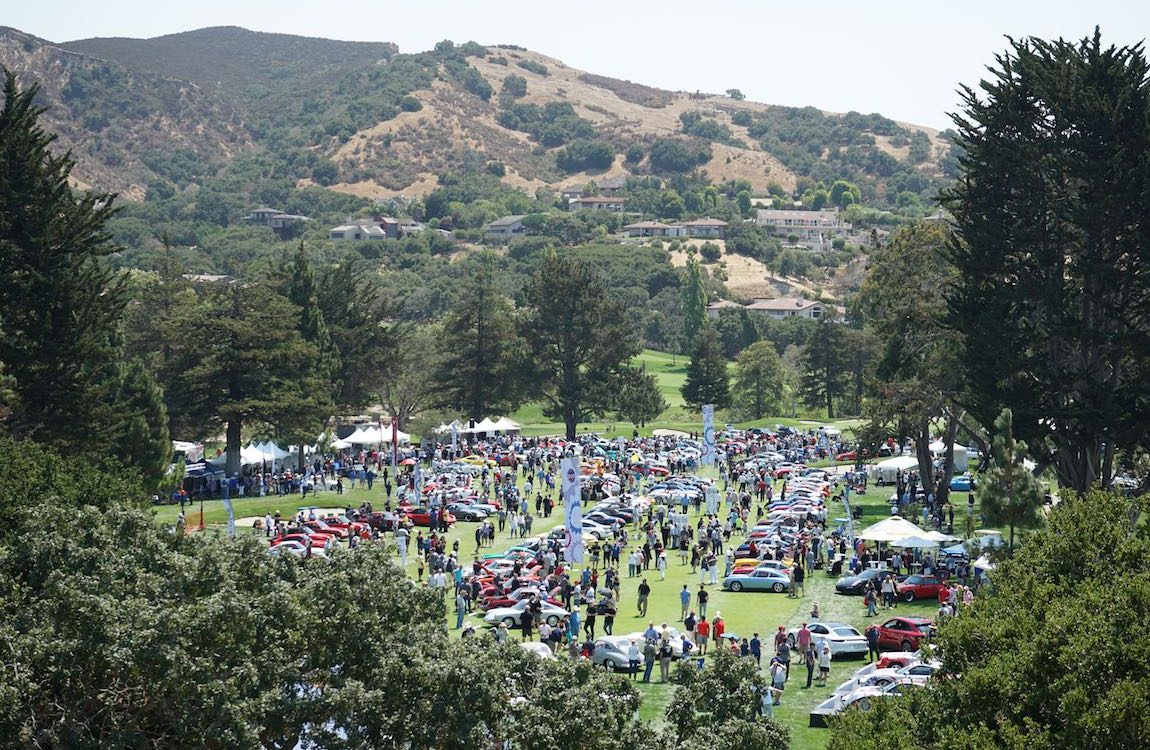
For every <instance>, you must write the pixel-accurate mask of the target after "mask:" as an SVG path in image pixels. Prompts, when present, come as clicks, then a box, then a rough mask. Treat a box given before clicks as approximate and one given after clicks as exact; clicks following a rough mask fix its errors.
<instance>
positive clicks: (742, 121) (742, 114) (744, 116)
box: [731, 109, 755, 128]
mask: <svg viewBox="0 0 1150 750" xmlns="http://www.w3.org/2000/svg"><path fill="white" fill-rule="evenodd" d="M754 121H755V118H754V117H753V116H752V115H751V113H750V112H748V111H747V110H745V109H740V110H739V111H738V112H733V113H732V114H731V122H733V123H735V124H736V125H741V126H743V127H744V128H745V127H749V126H750V124H751V123H752V122H754Z"/></svg>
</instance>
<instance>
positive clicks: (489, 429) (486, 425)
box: [475, 417, 498, 434]
mask: <svg viewBox="0 0 1150 750" xmlns="http://www.w3.org/2000/svg"><path fill="white" fill-rule="evenodd" d="M475 432H477V433H482V434H488V433H493V432H498V430H496V429H495V422H494V421H492V419H491V417H484V418H483V421H482V422H479V423H477V424H476V425H475Z"/></svg>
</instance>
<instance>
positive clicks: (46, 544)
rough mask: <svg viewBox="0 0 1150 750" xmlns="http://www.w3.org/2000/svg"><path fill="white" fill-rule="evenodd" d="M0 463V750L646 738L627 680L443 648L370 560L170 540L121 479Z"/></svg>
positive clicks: (31, 447)
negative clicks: (305, 557)
mask: <svg viewBox="0 0 1150 750" xmlns="http://www.w3.org/2000/svg"><path fill="white" fill-rule="evenodd" d="M0 453H2V454H3V456H4V458H5V460H4V461H3V462H0V642H2V643H3V644H4V648H3V649H0V747H33V748H62V747H67V748H78V749H80V750H85V749H87V748H92V749H93V750H94V749H95V748H106V747H140V748H146V747H148V748H150V747H155V748H159V747H163V748H192V747H196V748H220V749H221V750H223V749H224V748H229V749H231V748H277V749H281V750H287V749H289V748H295V747H297V746H302V747H305V748H318V747H322V748H330V749H333V750H342V749H344V748H405V749H410V750H420V749H424V748H426V749H427V750H433V749H443V748H447V749H458V750H464V749H470V748H477V747H495V746H497V743H499V742H501V741H502V740H510V741H511V746H512V747H515V748H536V747H548V748H559V749H560V750H577V749H578V750H599V749H603V750H623V748H627V747H632V746H638V745H636V744H634V741H635V740H636V738H639V737H645V736H646V733H645V730H644V729H643V728H640V727H637V726H636V725H635V723H634V721H633V714H634V712H635V710H636V709H637V707H638V700H639V697H638V694H637V692H636V690H635V688H634V687H633V686H632V684H631V683H630V681H628V680H626V679H625V678H623V677H622V676H616V675H607V674H606V673H603V672H602V671H599V670H593V669H592V668H591V667H590V665H589V664H585V663H582V664H571V663H569V662H544V661H542V660H540V659H538V658H537V657H535V656H534V655H532V654H528V653H526V652H525V651H523V650H522V649H520V648H518V647H517V646H514V645H511V646H506V647H497V646H496V645H495V644H494V642H493V641H492V640H491V639H490V638H489V637H487V636H485V635H479V636H477V637H476V640H474V641H470V642H468V641H463V642H460V641H459V640H457V639H453V638H450V637H449V636H448V634H447V632H446V631H445V629H444V627H443V622H444V617H445V612H444V603H443V601H444V600H443V598H442V596H440V595H438V594H436V593H434V592H432V591H430V590H428V589H421V588H418V587H417V586H415V585H414V584H413V583H412V582H411V581H410V580H409V579H408V578H406V576H405V575H404V573H403V570H402V569H401V568H400V567H399V566H396V565H394V564H392V563H391V561H390V559H389V555H388V551H387V548H386V547H385V546H384V545H364V546H362V547H360V548H359V549H358V550H357V551H356V552H354V553H348V554H343V555H336V556H334V557H333V558H331V559H329V560H323V559H318V558H317V559H313V560H305V561H301V560H298V559H294V558H282V559H281V558H276V557H272V556H270V555H268V554H267V550H266V547H265V546H264V545H263V544H262V543H261V541H260V540H259V539H257V538H254V537H253V538H246V539H245V538H240V539H236V540H230V539H227V538H225V537H213V536H209V535H198V536H195V537H188V536H183V535H177V534H175V533H173V532H172V531H171V530H169V529H164V528H160V527H159V526H158V525H157V524H156V523H155V522H154V520H153V518H152V515H151V513H150V512H148V511H146V510H142V509H140V508H138V507H134V506H133V505H132V504H130V503H126V502H124V501H123V500H122V499H121V498H124V497H129V498H135V497H139V496H140V488H139V487H136V486H133V485H132V484H131V482H130V481H128V480H126V479H124V477H123V472H118V471H105V470H100V469H98V468H92V467H83V468H79V467H76V466H74V465H72V464H71V463H69V462H65V461H62V460H61V459H60V457H59V456H58V455H57V454H54V453H52V452H51V451H49V450H45V449H43V448H41V447H39V446H36V445H35V444H32V443H20V442H16V441H14V440H12V439H10V438H0ZM29 482H32V483H33V484H32V486H34V487H36V488H37V490H38V491H37V492H36V493H34V494H33V493H28V492H27V491H26V487H27V486H28V483H29ZM572 716H588V717H591V716H593V717H594V719H595V720H594V721H572V720H570V718H571V717H572ZM498 746H500V747H501V746H502V745H501V744H500V745H498Z"/></svg>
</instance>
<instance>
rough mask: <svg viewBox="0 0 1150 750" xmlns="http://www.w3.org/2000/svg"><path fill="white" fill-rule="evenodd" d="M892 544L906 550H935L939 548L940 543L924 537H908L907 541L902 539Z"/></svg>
mask: <svg viewBox="0 0 1150 750" xmlns="http://www.w3.org/2000/svg"><path fill="white" fill-rule="evenodd" d="M891 544H892V545H894V546H895V547H902V548H904V549H934V548H935V547H937V546H938V542H936V541H934V540H933V539H927V538H926V537H922V536H908V537H907V538H906V539H900V540H898V541H897V542H892V543H891Z"/></svg>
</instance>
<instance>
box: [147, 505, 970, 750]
mask: <svg viewBox="0 0 1150 750" xmlns="http://www.w3.org/2000/svg"><path fill="white" fill-rule="evenodd" d="M888 489H889V488H872V489H871V490H870V491H869V492H868V493H867V494H866V495H861V496H854V498H853V499H854V502H855V504H856V505H857V506H859V507H862V508H863V518H862V519H861V520H860V521H859V522H858V524H859V525H858V527H857V528H862V527H865V526H867V525H870V524H871V523H874V522H876V521H878V520H881V519H882V518H884V517H885V516H886V515H887V514H888V513H889V506H888V505H887V503H886V500H885V498H886V497H888V496H889V491H888ZM364 500H370V501H371V502H373V503H374V504H375V505H376V506H377V507H382V505H383V493H382V488H381V486H380V485H376V487H375V488H374V490H372V491H371V492H368V490H367V489H365V488H360V489H354V490H353V489H349V490H347V491H346V492H345V493H344V495H342V496H337V495H336V494H335V492H334V491H327V492H323V493H320V495H319V497H318V498H316V499H313V498H311V497H309V498H308V500H307V502H306V503H304V502H301V501H300V499H299V496H298V495H296V496H288V497H279V498H275V497H272V498H237V499H236V500H235V501H234V504H235V508H236V514H237V517H248V516H255V515H262V514H264V513H265V512H274V511H275V510H279V511H280V512H281V513H283V514H285V515H286V514H290V513H294V512H295V510H296V508H297V507H299V506H301V505H305V504H306V505H318V506H321V507H342V506H343V505H345V504H351V505H353V506H357V505H359V503H361V502H363V501H364ZM955 503H956V505H962V504H965V497H962V496H961V495H960V496H959V497H956V498H955ZM198 510H199V506H198V504H197V505H195V506H193V509H192V510H191V511H190V512H189V513H188V518H189V522H190V524H192V525H195V524H196V523H197V522H198V518H199V515H198ZM177 512H178V508H177V507H176V506H163V507H160V508H157V509H156V518H157V520H159V521H160V522H162V523H165V524H171V523H173V522H174V520H175V518H176V514H177ZM831 515H832V517H834V516H835V515H837V514H836V513H835V512H834V510H833V509H832V511H831ZM204 517H205V520H206V521H207V523H208V524H209V531H210V532H213V533H219V532H220V530H221V527H220V526H219V525H218V524H222V523H224V521H225V520H226V514H225V512H224V509H223V504H222V503H221V502H220V501H219V500H211V501H207V502H205V503H204ZM957 520H958V519H957V518H956V521H957ZM561 522H562V516H561V515H560V514H553V515H552V517H551V518H540V519H537V520H536V522H535V524H534V527H533V533H535V534H538V533H542V532H545V531H547V530H549V529H551V528H553V527H554V526H557V525H559V524H560V523H561ZM213 524H215V526H213ZM240 533H249V534H250V533H253V532H252V530H251V528H250V527H246V528H241V529H240ZM473 534H474V525H473V524H464V523H461V524H458V525H456V527H455V528H454V529H452V531H451V532H450V533H449V535H448V540H449V542H448V546H449V547H450V544H451V542H453V541H455V540H459V542H460V552H461V558H462V560H463V561H464V563H465V564H466V563H467V562H469V561H470V559H471V556H472V554H473V553H474V551H475V543H474V536H473ZM513 544H514V541H513V540H512V539H511V538H510V537H509V536H508V535H507V534H503V535H500V536H499V537H498V538H497V539H496V545H495V548H494V550H495V551H500V550H503V549H506V548H508V547H510V546H512V545H513ZM488 551H490V550H488ZM413 560H414V557H413V556H412V557H409V563H408V566H407V570H408V573H409V574H410V575H411V576H412V577H414V576H415V571H416V566H415V564H414V562H413ZM669 563H670V564H669V566H668V569H667V578H666V580H664V581H660V580H658V578H659V576H658V573H657V571H655V570H654V569H652V570H650V571H647V572H646V574H645V576H646V578H647V580H648V582H649V583H650V584H651V586H652V588H653V591H652V594H651V599H650V606H649V610H648V616H647V617H645V618H644V617H640V616H639V615H638V612H637V611H636V609H635V597H636V589H637V587H638V585H639V581H640V580H641V579H639V578H634V579H629V578H624V579H623V588H622V597H621V601H620V612H619V616H618V618H617V619H616V621H615V632H616V633H617V634H620V635H622V634H627V633H632V632H636V631H642V630H643V629H645V627H646V625H647V623H648V622H654V623H655V624H660V623H667V624H669V625H672V626H675V627H680V623H679V611H680V610H679V598H678V592H679V590H680V589H681V588H682V586H683V584H684V583H686V584H688V586H689V588H690V590H691V591H692V593H694V592H696V591H698V588H699V577H698V575H697V574H696V575H692V574H691V572H690V567H689V566H683V565H680V564H679V558H678V556H677V555H674V556H673V557H672V558H670V560H669ZM623 572H624V575H625V574H626V568H625V567H624V569H623ZM720 580H721V578H720ZM707 589H708V591H709V592H710V593H711V601H710V605H709V613H710V614H711V616H713V615H714V613H715V612H716V611H721V612H722V613H723V619H724V620H726V623H727V631H728V632H729V633H735V634H738V635H739V636H746V637H748V638H749V637H750V636H751V635H752V634H753V633H755V632H758V633H759V634H760V637H761V638H763V640H764V641H765V644H764V650H765V651H766V650H767V649H769V648H770V647H769V645H768V644H769V642H770V641H769V639H770V638H771V634H772V633H773V632H774V630H775V628H777V627H778V626H779V625H784V626H786V627H788V628H790V627H797V626H798V625H799V623H800V622H802V621H803V620H804V619H806V617H807V615H808V613H809V611H810V607H811V603H812V602H813V601H816V600H817V601H818V602H819V603H820V605H821V607H822V611H823V617H822V619H823V620H824V621H830V620H842V621H845V622H848V623H851V624H853V625H855V626H856V627H859V628H860V630H861V629H862V628H863V627H865V625H866V623H867V620H866V619H865V618H864V616H863V615H864V614H865V610H864V608H863V606H862V600H861V598H858V597H841V596H838V595H836V594H835V593H834V579H832V578H830V577H828V576H827V575H826V574H825V573H823V572H822V571H817V572H815V573H814V574H813V575H812V577H811V578H810V579H808V583H807V587H806V596H805V597H803V598H802V599H789V598H787V596H786V595H785V594H769V593H749V592H743V593H739V594H735V593H728V592H723V591H722V590H721V589H720V587H718V586H711V585H708V586H707ZM447 605H448V606H447V609H448V612H447V625H448V627H449V628H454V625H455V615H454V611H453V606H452V602H450V601H448V602H447ZM692 606H694V601H692ZM934 609H935V607H934V605H933V604H931V603H930V602H925V603H921V604H914V605H906V604H901V605H899V610H898V611H899V612H914V613H917V614H927V615H930V614H933V612H934ZM468 619H469V620H470V621H471V622H472V623H473V624H474V625H475V627H476V628H477V630H479V632H480V633H484V632H486V630H487V626H486V625H485V624H484V623H483V621H482V618H481V617H478V616H474V615H473V616H469V618H468ZM601 627H602V622H600V630H601ZM861 664H862V662H861V661H860V660H846V661H836V662H834V664H833V665H832V669H831V679H830V680H829V682H828V686H827V687H826V688H812V689H810V690H806V689H804V688H802V687H801V686H802V684H803V683H804V682H805V669H803V668H799V667H794V668H793V671H792V673H791V680H792V681H791V683H789V685H788V689H787V690H786V692H785V694H784V696H783V705H782V706H780V707H779V708H778V709H776V713H775V716H776V718H777V719H779V720H781V721H782V722H783V723H785V724H786V725H787V726H788V727H790V729H791V733H792V745H791V746H792V748H795V750H822V748H824V747H825V745H826V741H827V737H828V733H827V730H825V729H810V728H808V727H807V720H808V714H809V711H810V709H811V708H812V707H814V706H815V705H817V704H818V703H819V702H821V701H822V700H824V699H825V698H827V697H829V695H830V693H831V691H832V690H833V688H834V686H836V685H838V683H840V682H842V681H843V680H844V679H846V678H847V677H848V676H849V675H850V673H851V672H853V671H854V670H855V669H857V668H858V667H859V666H861ZM655 674H656V675H658V670H657V669H656V671H655ZM656 679H657V677H656ZM640 690H641V692H642V693H643V696H644V702H643V705H642V707H641V709H640V716H641V717H642V718H644V719H646V720H649V721H661V720H662V716H663V713H664V711H665V709H666V707H667V704H668V703H669V702H670V700H671V693H672V689H671V687H670V686H669V685H661V684H658V683H652V684H650V685H640Z"/></svg>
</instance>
